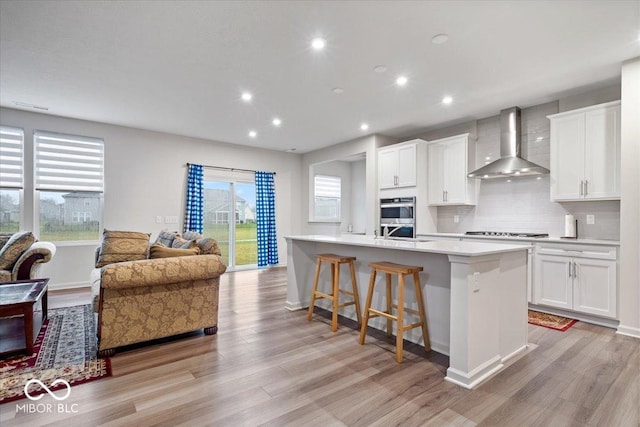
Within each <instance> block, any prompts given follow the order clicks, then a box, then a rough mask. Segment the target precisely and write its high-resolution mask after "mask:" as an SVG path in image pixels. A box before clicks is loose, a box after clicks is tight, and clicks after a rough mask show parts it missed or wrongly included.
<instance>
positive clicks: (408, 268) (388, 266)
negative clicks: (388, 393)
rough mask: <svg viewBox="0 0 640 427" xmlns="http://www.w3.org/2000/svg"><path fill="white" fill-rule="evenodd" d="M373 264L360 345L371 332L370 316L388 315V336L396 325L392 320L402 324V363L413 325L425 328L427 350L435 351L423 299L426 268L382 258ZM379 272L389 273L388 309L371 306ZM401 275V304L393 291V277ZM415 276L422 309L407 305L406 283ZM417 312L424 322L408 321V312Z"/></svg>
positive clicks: (399, 339)
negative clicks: (405, 341) (422, 279)
mask: <svg viewBox="0 0 640 427" xmlns="http://www.w3.org/2000/svg"><path fill="white" fill-rule="evenodd" d="M369 267H371V278H370V280H369V290H368V292H367V300H366V302H365V306H364V321H363V322H362V327H361V329H360V344H361V345H362V344H364V340H365V336H366V334H367V324H368V323H369V318H371V317H378V316H380V317H384V318H386V319H387V335H388V336H391V330H392V325H391V322H393V321H396V322H397V323H398V327H397V329H396V361H397V362H398V363H401V362H402V356H403V354H402V346H403V334H404V331H408V330H410V329H413V328H421V329H422V337H423V339H424V348H425V350H427V351H430V350H431V345H430V342H429V331H428V330H427V318H426V316H425V312H424V300H423V298H422V286H421V284H420V274H419V273H420V272H421V271H423V270H424V269H423V268H422V267H420V266H414V265H404V264H396V263H393V262H389V261H378V262H372V263H369ZM378 272H381V273H385V276H386V288H387V298H386V299H387V301H386V303H387V304H386V306H387V307H386V308H387V310H386V311H382V310H376V309H375V308H371V302H372V300H373V288H374V286H375V282H376V275H377V273H378ZM392 275H396V276H398V292H397V294H398V303H397V304H394V303H393V298H392V292H391V287H392V283H391V276H392ZM407 275H411V276H413V283H414V285H415V288H416V300H417V304H418V310H413V309H410V308H408V307H405V306H404V285H405V276H407ZM394 308H395V309H396V311H397V314H396V315H394V314H393V309H394ZM405 311H406V312H407V313H411V314H414V315H416V316H419V318H420V321H419V322H417V323H413V324H410V325H406V326H405V324H404V312H405Z"/></svg>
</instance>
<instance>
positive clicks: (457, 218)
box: [453, 215, 460, 224]
mask: <svg viewBox="0 0 640 427" xmlns="http://www.w3.org/2000/svg"><path fill="white" fill-rule="evenodd" d="M453 222H455V223H456V224H457V223H459V222H460V215H454V216H453Z"/></svg>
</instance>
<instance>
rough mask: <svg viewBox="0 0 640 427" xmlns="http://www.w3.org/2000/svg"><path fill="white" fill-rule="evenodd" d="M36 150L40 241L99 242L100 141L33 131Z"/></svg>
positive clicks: (102, 167) (101, 148)
mask: <svg viewBox="0 0 640 427" xmlns="http://www.w3.org/2000/svg"><path fill="white" fill-rule="evenodd" d="M34 146H35V147H34V151H35V175H36V190H37V197H36V199H37V200H36V202H37V205H38V216H37V218H38V220H39V221H38V222H39V231H40V239H41V240H49V241H69V240H73V241H78V240H79V241H82V240H98V239H99V238H100V229H101V220H102V196H103V190H104V142H103V140H101V139H98V138H88V137H81V136H75V135H62V134H57V133H52V132H42V131H36V132H35V134H34Z"/></svg>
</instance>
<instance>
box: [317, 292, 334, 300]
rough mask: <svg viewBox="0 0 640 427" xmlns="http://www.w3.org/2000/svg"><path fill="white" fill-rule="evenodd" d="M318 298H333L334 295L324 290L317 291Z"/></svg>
mask: <svg viewBox="0 0 640 427" xmlns="http://www.w3.org/2000/svg"><path fill="white" fill-rule="evenodd" d="M316 298H329V299H333V295H330V294H325V293H323V292H319V291H316Z"/></svg>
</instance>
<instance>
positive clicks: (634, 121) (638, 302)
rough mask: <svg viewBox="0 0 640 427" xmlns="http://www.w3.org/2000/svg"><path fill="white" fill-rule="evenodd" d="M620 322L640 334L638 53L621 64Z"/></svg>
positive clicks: (624, 329)
mask: <svg viewBox="0 0 640 427" xmlns="http://www.w3.org/2000/svg"><path fill="white" fill-rule="evenodd" d="M621 137H622V164H621V168H622V173H621V176H620V187H621V196H622V202H621V204H620V223H621V224H620V227H621V230H622V233H621V236H620V293H619V294H620V326H619V327H618V332H620V333H623V334H627V335H633V336H636V337H638V338H640V220H639V219H638V218H640V57H639V58H634V59H633V60H630V61H627V62H625V63H624V64H623V66H622V135H621Z"/></svg>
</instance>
